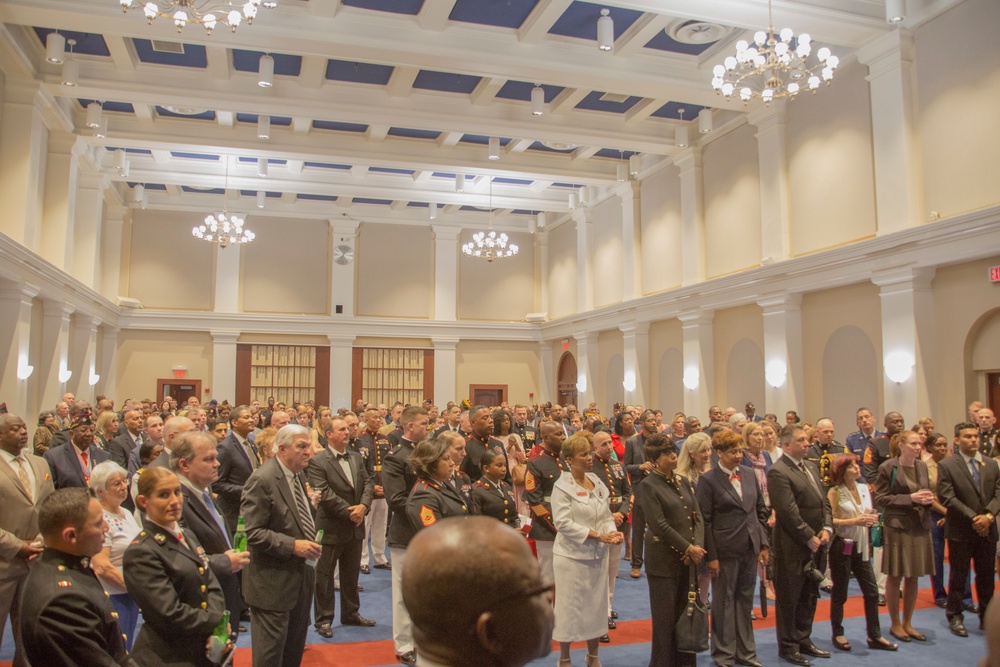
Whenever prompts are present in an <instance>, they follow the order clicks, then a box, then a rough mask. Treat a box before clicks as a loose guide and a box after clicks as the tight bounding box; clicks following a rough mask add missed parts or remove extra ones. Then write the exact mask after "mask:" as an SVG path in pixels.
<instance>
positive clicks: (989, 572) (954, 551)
mask: <svg viewBox="0 0 1000 667" xmlns="http://www.w3.org/2000/svg"><path fill="white" fill-rule="evenodd" d="M996 559H997V543H996V542H994V541H993V540H991V539H989V538H977V539H974V540H948V564H949V565H950V566H951V571H950V572H949V574H948V606H947V607H946V608H945V614H947V616H948V618H952V617H954V616H959V617H961V616H962V591H963V590H965V582H966V581H968V578H969V570H970V569H972V568H970V562H969V561H972V562H974V563H975V572H976V597H977V598H979V599H978V600H977V602H979V618H982V617H983V614H985V613H986V606H987V605H988V604H989V603H990V600H992V599H993V585H994V584H993V579H994V577H995V576H996Z"/></svg>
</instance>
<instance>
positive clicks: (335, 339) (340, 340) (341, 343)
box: [326, 334, 355, 348]
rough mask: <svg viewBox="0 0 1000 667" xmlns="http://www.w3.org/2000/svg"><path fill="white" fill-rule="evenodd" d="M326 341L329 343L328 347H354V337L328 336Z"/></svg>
mask: <svg viewBox="0 0 1000 667" xmlns="http://www.w3.org/2000/svg"><path fill="white" fill-rule="evenodd" d="M326 339H327V340H328V341H330V347H350V348H353V347H354V339H355V337H354V336H336V335H333V334H330V335H328V336H327V337H326Z"/></svg>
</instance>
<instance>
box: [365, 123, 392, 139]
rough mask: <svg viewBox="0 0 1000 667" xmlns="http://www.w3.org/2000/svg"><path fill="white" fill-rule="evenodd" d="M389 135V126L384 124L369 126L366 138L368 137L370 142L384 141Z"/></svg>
mask: <svg viewBox="0 0 1000 667" xmlns="http://www.w3.org/2000/svg"><path fill="white" fill-rule="evenodd" d="M388 134H389V126H388V125H383V124H372V125H369V126H368V130H366V131H365V136H366V137H368V140H369V141H384V140H385V137H386V135H388Z"/></svg>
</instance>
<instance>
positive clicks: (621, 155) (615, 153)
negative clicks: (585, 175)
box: [594, 148, 635, 160]
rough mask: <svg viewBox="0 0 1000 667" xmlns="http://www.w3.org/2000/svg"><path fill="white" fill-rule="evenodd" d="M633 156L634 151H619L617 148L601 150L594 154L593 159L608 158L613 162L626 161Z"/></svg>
mask: <svg viewBox="0 0 1000 667" xmlns="http://www.w3.org/2000/svg"><path fill="white" fill-rule="evenodd" d="M633 155H635V151H620V150H618V149H617V148H602V149H601V150H599V151H597V152H596V153H594V156H595V157H609V158H614V159H615V160H627V159H629V158H630V157H632V156H633Z"/></svg>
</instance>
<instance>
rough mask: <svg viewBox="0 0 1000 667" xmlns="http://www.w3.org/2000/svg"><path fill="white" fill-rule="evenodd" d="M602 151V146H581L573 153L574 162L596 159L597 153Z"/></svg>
mask: <svg viewBox="0 0 1000 667" xmlns="http://www.w3.org/2000/svg"><path fill="white" fill-rule="evenodd" d="M599 150H601V147H600V146H580V147H579V148H577V149H576V150H575V151H573V154H572V155H573V159H574V160H589V159H590V158H592V157H594V154H595V153H597V151H599Z"/></svg>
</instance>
